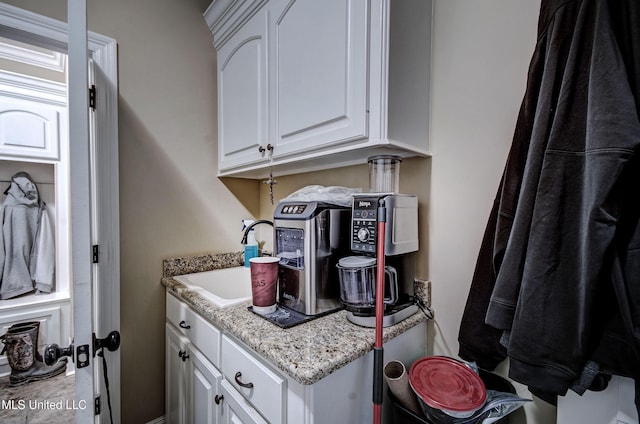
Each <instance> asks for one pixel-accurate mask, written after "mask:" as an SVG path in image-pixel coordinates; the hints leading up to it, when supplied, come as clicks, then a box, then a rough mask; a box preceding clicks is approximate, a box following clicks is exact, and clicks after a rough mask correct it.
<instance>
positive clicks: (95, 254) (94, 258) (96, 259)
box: [91, 244, 100, 264]
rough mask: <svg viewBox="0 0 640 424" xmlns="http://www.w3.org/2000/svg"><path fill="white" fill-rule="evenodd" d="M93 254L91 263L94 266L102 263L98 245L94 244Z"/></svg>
mask: <svg viewBox="0 0 640 424" xmlns="http://www.w3.org/2000/svg"><path fill="white" fill-rule="evenodd" d="M91 251H92V254H91V262H93V263H94V264H97V263H98V262H100V254H99V253H98V252H99V246H98V245H97V244H94V245H93V246H92V248H91Z"/></svg>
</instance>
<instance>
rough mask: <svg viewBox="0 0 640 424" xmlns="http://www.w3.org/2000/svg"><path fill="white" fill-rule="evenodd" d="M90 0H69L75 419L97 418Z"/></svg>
mask: <svg viewBox="0 0 640 424" xmlns="http://www.w3.org/2000/svg"><path fill="white" fill-rule="evenodd" d="M86 6H87V5H86V1H85V0H69V2H68V6H67V14H68V19H69V43H68V55H69V76H68V90H69V153H70V165H69V169H70V181H71V184H70V193H71V246H72V248H71V252H72V267H71V268H72V281H73V339H74V341H73V343H74V348H75V352H76V353H75V364H76V374H75V376H76V402H77V404H78V406H79V408H78V409H77V411H76V421H77V422H79V423H90V422H92V421H93V417H94V415H95V414H94V410H93V408H92V407H91V405H93V399H94V398H95V383H94V367H93V366H91V365H92V363H93V357H92V352H93V340H92V335H93V333H94V331H93V307H94V305H93V301H94V298H93V272H94V269H93V268H94V266H93V264H92V245H93V235H92V234H91V224H92V219H93V211H94V205H93V201H92V200H93V199H92V184H91V179H92V172H91V160H90V158H91V149H90V146H91V145H90V141H89V96H88V91H87V90H88V81H89V72H88V68H89V67H88V65H87V64H88V62H89V57H88V55H87V47H88V46H87V10H86Z"/></svg>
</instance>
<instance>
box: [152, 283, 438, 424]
mask: <svg viewBox="0 0 640 424" xmlns="http://www.w3.org/2000/svg"><path fill="white" fill-rule="evenodd" d="M425 355H426V323H422V324H419V325H417V326H415V327H413V328H411V329H410V330H408V331H406V332H405V333H403V334H401V335H399V336H397V337H395V338H393V339H392V340H390V341H389V342H387V343H385V350H384V358H385V361H389V360H392V359H396V360H400V361H402V362H404V363H405V364H406V365H407V366H408V365H409V364H411V363H412V362H413V361H415V360H416V359H419V358H421V357H423V356H425ZM372 371H373V353H372V352H369V353H367V354H366V355H365V356H363V357H360V358H358V359H356V360H354V361H352V362H350V363H349V364H348V365H346V366H344V367H342V368H340V369H338V370H336V371H334V372H333V373H331V374H330V375H328V376H327V377H325V378H323V379H321V380H320V381H318V382H316V383H315V384H311V385H305V384H301V383H299V382H297V381H295V380H294V379H292V378H291V377H289V376H286V375H283V374H282V373H280V372H279V371H278V370H276V369H275V368H274V367H273V366H272V365H271V364H270V363H269V362H268V361H266V360H265V359H264V358H262V357H261V356H259V355H258V354H257V353H256V352H255V351H253V350H252V349H250V348H249V347H248V346H246V345H245V344H244V343H242V342H241V341H239V340H238V339H236V338H234V337H233V336H232V335H230V334H222V332H221V331H220V330H219V329H218V328H216V327H215V326H213V325H212V324H211V323H209V322H208V321H206V320H205V319H204V318H203V317H201V316H200V315H198V314H196V313H195V311H194V310H192V309H191V308H190V307H189V306H187V305H186V304H185V303H183V302H181V301H180V300H178V299H177V298H176V297H174V296H173V295H171V294H169V293H168V294H167V324H166V412H165V422H167V423H170V424H173V423H180V424H182V423H194V424H200V423H223V424H231V423H233V424H265V423H271V424H321V423H339V422H345V423H346V422H348V423H354V424H358V423H370V422H371V421H372V419H373V412H372V411H373V406H372V401H371V399H372V390H373V389H372V386H373V372H372ZM384 405H388V406H383V418H385V420H384V422H390V421H389V420H390V419H391V417H390V414H391V407H390V401H389V400H388V399H386V400H385V401H384Z"/></svg>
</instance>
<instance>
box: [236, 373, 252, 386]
mask: <svg viewBox="0 0 640 424" xmlns="http://www.w3.org/2000/svg"><path fill="white" fill-rule="evenodd" d="M241 377H242V373H241V372H240V371H238V372H237V373H236V375H235V380H236V383H238V385H239V386H240V387H244V388H245V389H253V383H243V382H242V381H240V378H241Z"/></svg>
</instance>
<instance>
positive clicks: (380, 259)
mask: <svg viewBox="0 0 640 424" xmlns="http://www.w3.org/2000/svg"><path fill="white" fill-rule="evenodd" d="M386 220H387V219H386V208H385V207H384V206H381V207H379V208H378V235H377V237H378V238H377V241H376V252H377V254H376V256H377V258H376V259H377V264H378V265H377V269H376V335H375V343H374V345H373V423H374V424H380V423H381V422H382V397H383V393H382V387H383V384H382V383H383V379H384V376H383V362H384V350H383V348H382V326H383V321H384V320H383V318H384V278H385V273H384V267H385V264H384V258H385V255H384V239H385V231H386V225H387V224H386Z"/></svg>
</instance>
